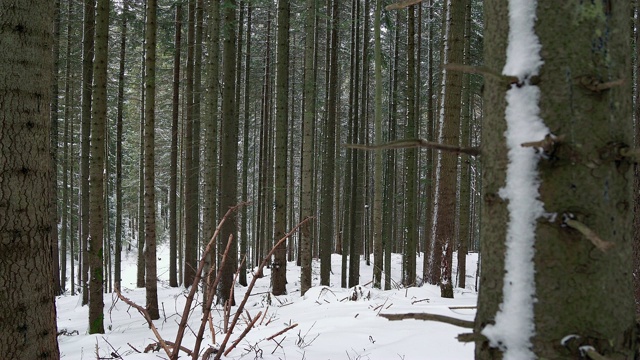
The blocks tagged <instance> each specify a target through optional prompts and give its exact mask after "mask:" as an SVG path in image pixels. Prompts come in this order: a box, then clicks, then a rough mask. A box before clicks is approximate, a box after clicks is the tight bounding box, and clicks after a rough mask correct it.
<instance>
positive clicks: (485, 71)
mask: <svg viewBox="0 0 640 360" xmlns="http://www.w3.org/2000/svg"><path fill="white" fill-rule="evenodd" d="M444 68H445V69H446V70H449V71H460V72H463V73H467V74H477V75H483V76H485V77H487V76H490V77H492V78H494V79H497V80H500V81H503V82H505V83H506V84H516V83H518V81H520V80H519V79H518V78H517V77H515V76H509V75H503V74H501V73H500V72H498V71H496V70H493V69H490V68H488V67H486V66H471V65H463V64H455V63H450V64H445V65H444Z"/></svg>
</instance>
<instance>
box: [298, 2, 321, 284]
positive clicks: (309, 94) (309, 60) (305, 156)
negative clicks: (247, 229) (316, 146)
mask: <svg viewBox="0 0 640 360" xmlns="http://www.w3.org/2000/svg"><path fill="white" fill-rule="evenodd" d="M305 4H306V5H305V7H306V15H305V34H306V39H305V49H304V123H303V135H302V136H303V140H302V144H303V145H302V148H303V149H302V184H301V185H302V186H301V190H300V191H301V204H300V209H301V213H300V220H304V219H306V218H308V217H311V216H313V214H312V211H313V204H312V203H311V197H312V192H313V189H312V176H313V173H312V166H313V126H314V124H313V123H314V120H315V113H316V103H315V101H316V100H315V95H316V88H315V82H316V81H315V80H316V79H315V71H314V69H313V62H314V43H315V39H314V34H315V32H314V24H315V18H316V6H317V5H316V1H315V0H307V1H306V3H305ZM312 241H313V240H312V224H311V223H309V222H307V223H306V224H305V225H304V226H303V227H302V229H301V230H300V263H301V267H302V268H301V271H300V293H301V294H302V295H304V293H305V292H307V290H309V288H310V287H311V281H312V280H311V245H312Z"/></svg>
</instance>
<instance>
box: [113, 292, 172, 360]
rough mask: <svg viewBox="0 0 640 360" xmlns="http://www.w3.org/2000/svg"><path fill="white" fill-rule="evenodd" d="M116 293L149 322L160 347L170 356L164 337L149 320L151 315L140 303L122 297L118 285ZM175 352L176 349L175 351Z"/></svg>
mask: <svg viewBox="0 0 640 360" xmlns="http://www.w3.org/2000/svg"><path fill="white" fill-rule="evenodd" d="M116 293H117V294H118V298H120V300H122V301H124V302H125V303H126V304H127V305H129V306H131V307H133V308H135V309H136V310H138V312H139V313H140V314H142V317H144V319H145V320H147V323H148V324H149V327H150V328H151V331H153V334H154V335H155V336H156V339H158V344H160V346H161V347H162V349H164V351H165V352H166V353H167V355H168V356H169V357H170V356H171V352H172V351H171V349H170V348H169V346H168V344H167V343H166V341H164V339H162V336H161V335H160V333H159V332H158V329H157V328H156V326H155V325H154V324H153V320H151V316H149V313H148V312H147V309H145V308H143V307H142V306H140V305H138V304H136V303H134V302H133V301H131V300H129V299H127V298H126V297H124V296H123V295H122V293H120V288H119V287H116ZM176 353H177V351H176Z"/></svg>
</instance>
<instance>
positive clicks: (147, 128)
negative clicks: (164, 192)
mask: <svg viewBox="0 0 640 360" xmlns="http://www.w3.org/2000/svg"><path fill="white" fill-rule="evenodd" d="M157 7H158V4H157V2H156V0H148V2H147V21H146V22H147V30H146V32H145V35H146V41H145V44H146V48H147V51H146V53H147V58H146V61H145V68H146V71H145V73H146V80H145V92H146V94H147V95H146V104H145V107H144V108H145V121H144V230H145V231H144V233H145V247H144V250H145V253H144V257H145V259H144V263H145V268H146V269H145V270H146V272H145V286H146V295H147V296H146V301H147V303H146V309H147V312H148V313H149V317H150V318H151V319H153V320H157V319H160V311H159V310H158V276H157V261H156V191H155V165H154V161H155V145H154V144H155V129H154V128H155V119H156V117H155V110H156V29H157V17H156V11H157Z"/></svg>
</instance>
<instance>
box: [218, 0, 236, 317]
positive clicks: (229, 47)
mask: <svg viewBox="0 0 640 360" xmlns="http://www.w3.org/2000/svg"><path fill="white" fill-rule="evenodd" d="M223 15H224V25H223V26H222V36H223V49H222V56H223V59H222V63H223V66H222V84H223V87H222V128H221V131H220V133H221V134H222V139H221V148H220V157H221V166H220V169H221V174H222V176H221V182H220V190H221V196H220V212H221V213H223V212H226V211H227V210H228V209H229V208H230V207H232V206H234V205H235V204H236V202H237V201H238V199H237V193H238V189H237V182H238V169H237V166H236V164H237V163H238V121H237V114H236V104H235V101H236V96H235V94H236V91H235V87H236V83H235V82H236V66H235V64H234V59H235V57H236V51H237V49H236V33H235V27H233V26H232V25H233V24H234V23H235V21H236V2H235V0H230V1H229V2H228V3H227V4H226V5H225V6H224V10H223ZM236 218H237V216H236V214H235V213H233V214H231V216H230V217H229V218H227V221H226V222H225V223H224V224H223V226H222V228H221V230H220V236H219V238H218V239H219V243H218V248H224V246H226V243H227V240H228V239H229V237H230V236H233V237H234V241H232V243H231V248H230V249H229V258H227V259H226V261H225V263H224V267H222V274H221V280H220V283H219V285H218V302H219V303H221V304H224V303H227V302H228V304H229V305H230V306H233V305H234V304H235V300H234V297H233V296H232V294H231V293H230V291H231V287H232V286H233V274H234V273H235V271H236V268H237V267H238V244H237V241H235V238H236V231H237V229H236V227H237V225H236ZM219 255H221V254H219Z"/></svg>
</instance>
